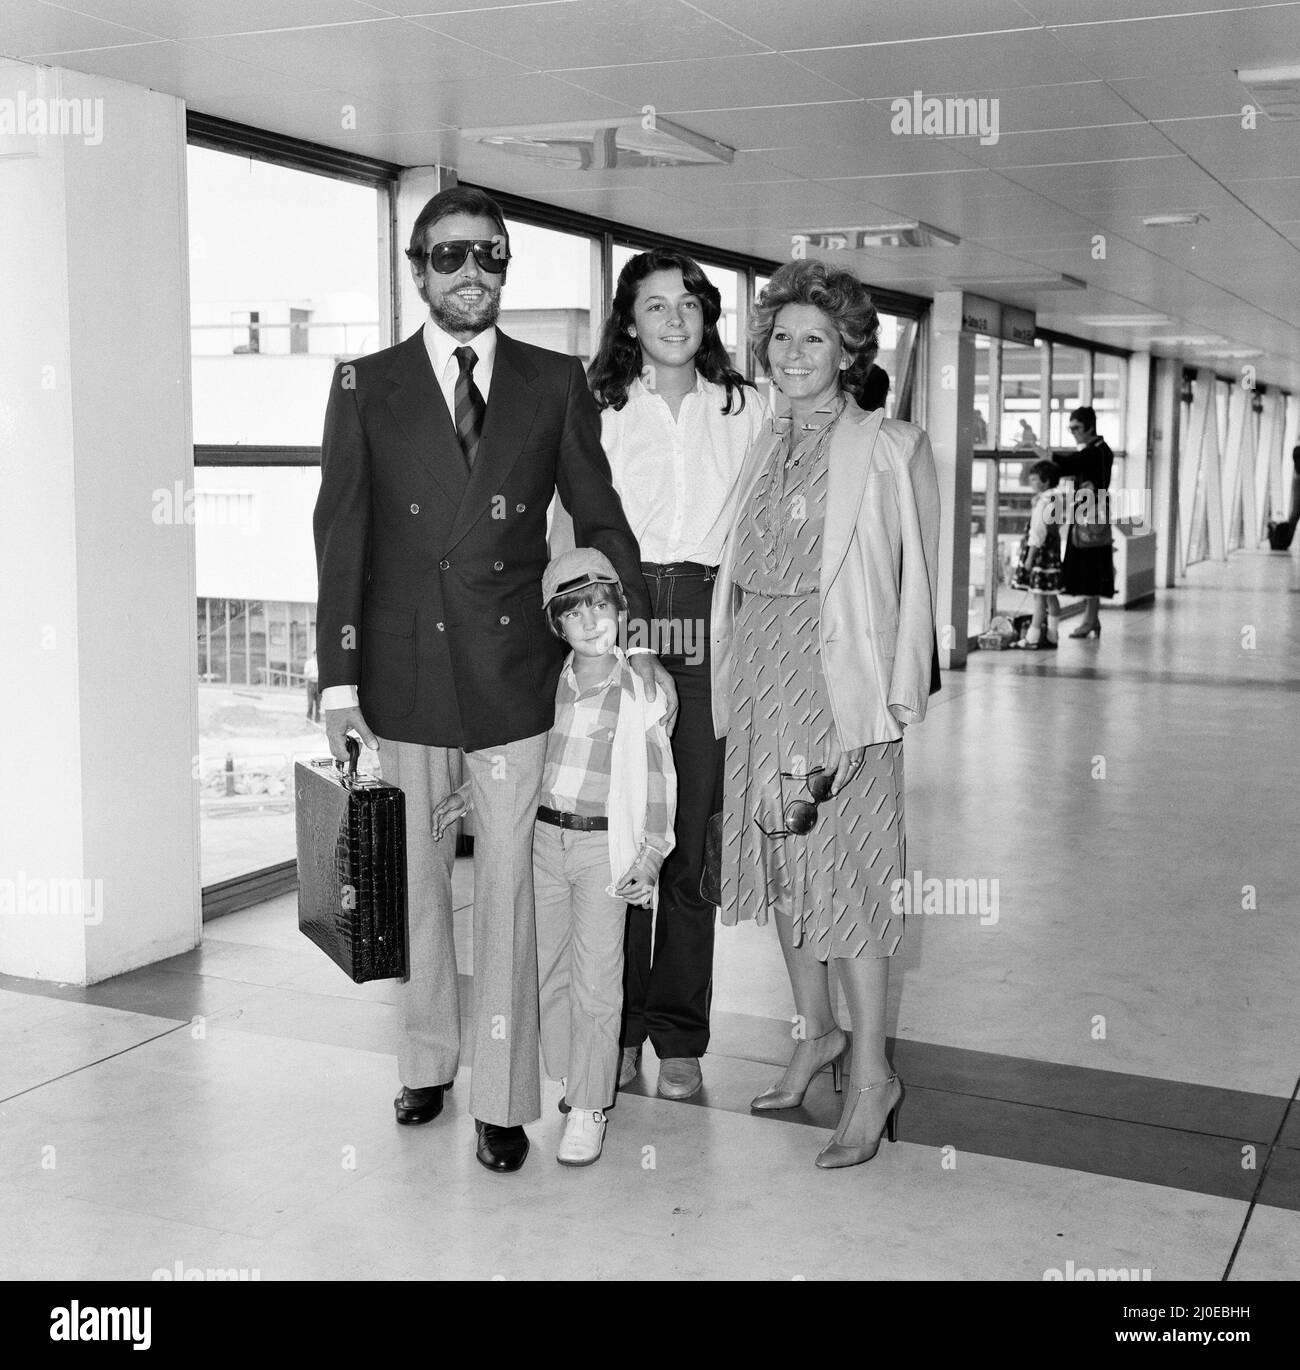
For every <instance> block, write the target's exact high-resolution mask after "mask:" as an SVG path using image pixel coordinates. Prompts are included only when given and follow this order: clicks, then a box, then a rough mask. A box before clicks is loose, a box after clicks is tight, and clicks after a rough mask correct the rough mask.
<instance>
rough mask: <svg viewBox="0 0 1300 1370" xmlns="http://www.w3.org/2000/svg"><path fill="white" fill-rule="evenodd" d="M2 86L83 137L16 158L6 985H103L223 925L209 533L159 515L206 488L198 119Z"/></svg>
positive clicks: (62, 75)
mask: <svg viewBox="0 0 1300 1370" xmlns="http://www.w3.org/2000/svg"><path fill="white" fill-rule="evenodd" d="M0 94H3V95H4V96H5V97H6V98H8V99H11V100H15V101H18V100H21V101H22V102H23V107H24V108H25V110H26V111H27V116H28V123H29V127H30V126H31V123H32V121H33V120H35V119H38V118H42V117H43V118H46V119H49V118H50V117H54V119H55V122H56V125H57V121H58V119H59V118H63V119H64V120H65V121H66V122H65V124H64V127H65V129H67V131H66V132H64V133H62V134H60V133H58V132H55V133H48V134H39V133H36V134H31V133H29V134H27V135H20V136H18V137H15V138H12V139H7V140H5V145H4V146H0V153H4V154H5V157H4V160H3V161H0V194H2V195H3V198H4V202H5V207H4V222H5V238H6V243H5V250H4V252H3V253H2V254H0V374H3V375H4V377H5V385H6V389H7V390H8V392H9V396H8V399H7V402H6V405H5V407H4V413H3V421H2V422H3V428H4V432H3V441H2V442H0V464H2V467H3V470H2V472H0V474H2V476H3V487H4V498H3V500H2V501H0V584H3V586H4V587H5V593H4V597H3V602H0V641H2V642H3V643H4V667H3V669H2V670H0V717H3V719H4V728H5V732H4V757H5V767H4V770H5V775H4V783H3V784H0V971H4V972H6V973H8V974H12V975H20V976H27V977H32V978H36V979H45V980H61V981H68V982H72V983H74V984H91V983H93V982H95V981H97V980H102V979H105V978H107V977H108V976H111V975H116V974H119V973H120V972H122V971H126V970H130V969H132V968H134V967H136V966H140V965H144V964H146V963H148V962H151V961H156V960H159V959H161V958H162V957H166V956H172V955H175V954H177V953H179V952H182V951H186V950H188V949H189V948H191V947H193V946H195V945H196V944H197V942H198V940H199V935H200V924H201V901H200V889H199V836H198V788H197V784H196V782H195V781H194V780H193V779H192V778H191V771H192V767H193V763H194V758H195V755H196V753H197V752H198V728H197V712H196V711H197V704H196V696H195V679H194V673H195V666H194V662H195V627H196V625H195V598H194V529H193V527H192V526H191V525H188V524H186V523H185V522H184V521H183V520H182V521H180V522H162V523H159V522H155V513H156V511H158V510H159V508H160V505H159V502H158V501H157V500H156V498H155V492H156V491H165V492H167V494H168V496H171V495H173V494H174V492H175V490H176V488H177V487H178V486H179V487H181V488H183V489H188V488H190V486H191V485H192V474H193V447H192V443H191V435H190V420H189V413H190V377H189V279H188V269H189V268H188V244H187V235H186V216H185V112H184V107H183V105H182V103H181V102H180V101H179V100H176V99H174V98H172V97H170V96H167V95H160V94H156V93H154V92H152V91H148V90H145V89H143V88H140V87H136V86H129V85H125V84H123V83H121V82H118V81H112V80H108V79H106V78H103V77H95V76H85V75H82V74H80V73H77V72H72V71H63V70H59V69H56V68H48V67H47V68H38V67H33V66H29V65H26V64H16V65H10V66H5V67H4V68H3V69H0ZM56 100H57V101H62V102H76V103H75V104H70V103H63V104H59V105H55V104H54V103H53V102H54V101H56ZM17 107H18V106H17V105H15V108H17ZM74 112H75V114H76V116H77V119H78V121H79V122H78V123H76V124H74V123H73V122H72V117H71V116H72V114H73V113H74ZM191 507H192V506H191ZM163 512H167V510H165V509H164V511H163ZM172 512H174V511H172Z"/></svg>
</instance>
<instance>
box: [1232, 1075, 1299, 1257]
mask: <svg viewBox="0 0 1300 1370" xmlns="http://www.w3.org/2000/svg"><path fill="white" fill-rule="evenodd" d="M1298 1092H1300V1078H1297V1079H1296V1082H1295V1084H1294V1086H1292V1089H1291V1098H1290V1099H1289V1100H1288V1101H1287V1106H1286V1108H1285V1109H1284V1110H1283V1112H1282V1117H1281V1120H1280V1121H1279V1122H1278V1125H1277V1131H1276V1132H1275V1133H1274V1134H1273V1140H1272V1142H1270V1143H1269V1148H1268V1151H1267V1152H1266V1153H1265V1156H1264V1164H1263V1165H1262V1166H1260V1168H1259V1178H1258V1180H1256V1182H1255V1188H1254V1190H1253V1191H1252V1193H1251V1196H1250V1203H1249V1204H1248V1205H1247V1207H1246V1213H1245V1216H1244V1217H1243V1218H1242V1221H1241V1230H1240V1231H1239V1232H1238V1233H1237V1240H1236V1242H1235V1243H1234V1245H1233V1248H1232V1252H1231V1254H1230V1255H1229V1256H1228V1264H1227V1265H1226V1266H1225V1267H1224V1271H1223V1278H1224V1280H1227V1279H1229V1278H1230V1277H1231V1275H1232V1267H1233V1265H1234V1264H1235V1263H1236V1260H1237V1253H1238V1252H1239V1251H1240V1250H1241V1246H1242V1243H1243V1242H1244V1241H1245V1240H1246V1230H1247V1229H1248V1228H1249V1227H1250V1220H1251V1218H1253V1217H1254V1215H1255V1208H1256V1206H1257V1205H1258V1203H1259V1196H1260V1194H1261V1193H1262V1192H1263V1189H1264V1182H1265V1180H1266V1179H1267V1178H1268V1171H1269V1166H1270V1165H1272V1163H1273V1153H1274V1152H1275V1151H1276V1150H1277V1149H1278V1144H1279V1142H1280V1141H1281V1138H1282V1133H1283V1132H1284V1131H1285V1130H1286V1125H1287V1119H1288V1117H1289V1116H1290V1114H1291V1110H1292V1109H1293V1108H1294V1107H1295V1105H1296V1095H1297V1093H1298ZM1286 1149H1287V1150H1290V1149H1291V1148H1289V1147H1288V1148H1286Z"/></svg>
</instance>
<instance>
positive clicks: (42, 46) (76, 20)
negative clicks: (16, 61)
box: [0, 0, 156, 57]
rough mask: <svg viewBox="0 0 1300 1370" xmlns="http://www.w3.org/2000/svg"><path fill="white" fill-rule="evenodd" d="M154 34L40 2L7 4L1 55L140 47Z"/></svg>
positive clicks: (21, 0)
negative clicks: (122, 44)
mask: <svg viewBox="0 0 1300 1370" xmlns="http://www.w3.org/2000/svg"><path fill="white" fill-rule="evenodd" d="M155 36H156V35H155V34H152V33H150V32H148V31H147V30H145V31H142V30H140V29H136V28H132V27H130V26H129V25H123V24H113V23H109V22H108V21H106V20H102V19H89V18H86V17H85V16H83V15H80V14H72V13H70V12H69V11H68V10H63V9H55V8H54V7H53V6H52V5H43V4H40V3H38V0H4V23H3V26H0V52H3V53H4V55H5V56H6V57H38V56H39V57H45V56H48V55H50V54H52V53H59V52H77V51H81V50H82V49H83V48H103V47H111V46H113V45H114V44H121V43H139V42H143V41H144V40H146V39H148V38H153V37H155Z"/></svg>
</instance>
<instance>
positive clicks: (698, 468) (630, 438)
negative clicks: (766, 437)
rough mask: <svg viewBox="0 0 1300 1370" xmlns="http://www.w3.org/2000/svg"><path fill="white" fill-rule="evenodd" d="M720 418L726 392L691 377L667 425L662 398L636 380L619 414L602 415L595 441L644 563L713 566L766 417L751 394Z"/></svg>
mask: <svg viewBox="0 0 1300 1370" xmlns="http://www.w3.org/2000/svg"><path fill="white" fill-rule="evenodd" d="M744 395H745V407H744V409H742V410H741V411H740V412H739V413H736V412H735V410H736V404H737V403H738V397H737V399H735V400H733V402H732V412H731V413H730V414H726V415H724V414H723V412H722V407H723V405H724V404H725V403H726V398H727V392H726V387H725V386H722V385H716V384H714V383H713V382H712V381H706V380H705V379H704V378H703V377H702V376H700V375H699V374H698V373H697V375H696V378H695V389H694V390H691V391H689V392H688V393H687V394H685V395H684V396H683V397H682V404H681V408H680V410H678V413H677V418H676V419H674V418H673V415H672V410H670V409H669V408H668V403H667V401H666V400H665V399H664V398H663V396H662V395H659V394H656V393H655V392H654V391H653V390H647V389H646V387H645V386H644V385H643V384H642V383H641V381H640V380H639V379H638V380H635V381H633V382H632V384H631V386H630V387H629V388H628V394H627V403H626V404H625V405H624V406H623V408H622V409H617V410H615V409H605V410H602V412H601V416H600V439H601V443H602V444H603V445H604V448H605V454H606V456H608V458H609V466H610V471H611V472H612V474H613V477H614V488H615V489H616V490H617V491H618V493H619V496H620V497H621V499H622V501H623V511H624V513H625V514H626V515H627V521H628V523H629V524H631V526H632V532H633V534H634V535H635V536H636V540H637V541H638V542H639V543H640V544H641V558H642V560H643V561H653V562H660V563H662V562H673V561H694V562H698V563H700V564H702V565H704V566H716V565H717V564H718V562H719V560H720V559H721V557H722V545H723V543H724V542H725V541H726V538H727V531H728V529H729V527H730V525H731V516H732V513H733V507H732V505H733V500H734V498H735V497H736V493H737V492H736V480H737V478H738V477H739V475H740V468H741V464H742V463H743V461H744V459H745V453H746V452H747V451H748V450H749V444H750V443H751V442H752V441H753V440H754V438H755V437H756V436H757V434H758V432H759V430H760V429H761V428H762V426H763V423H764V421H765V420H766V419H767V417H768V407H767V404H766V403H765V402H764V401H763V399H762V398H761V397H760V396H759V394H758V392H757V391H756V390H754V389H753V388H752V387H750V386H746V387H745V391H744Z"/></svg>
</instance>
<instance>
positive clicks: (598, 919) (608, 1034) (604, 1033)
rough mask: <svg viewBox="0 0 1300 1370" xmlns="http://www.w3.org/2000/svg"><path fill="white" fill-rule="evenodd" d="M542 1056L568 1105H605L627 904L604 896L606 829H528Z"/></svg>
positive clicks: (614, 1065) (613, 1067)
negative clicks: (562, 1087) (562, 1086)
mask: <svg viewBox="0 0 1300 1370" xmlns="http://www.w3.org/2000/svg"><path fill="white" fill-rule="evenodd" d="M533 880H534V882H535V886H536V890H537V966H538V993H539V997H540V1001H541V1018H542V1060H543V1062H544V1064H545V1066H546V1073H547V1075H548V1076H550V1078H551V1079H552V1080H559V1079H565V1080H566V1084H565V1090H564V1097H565V1099H566V1100H567V1102H568V1104H569V1107H570V1108H601V1109H604V1108H608V1107H609V1106H610V1104H612V1103H613V1102H614V1086H615V1083H616V1082H617V1080H618V1064H619V1047H618V1032H619V1024H620V1021H621V1019H622V1017H623V930H624V926H625V925H626V922H627V905H626V904H625V903H624V902H623V900H621V899H616V898H614V896H613V895H610V894H606V893H605V889H606V887H607V886H608V885H609V883H610V873H609V835H608V833H603V832H572V831H568V830H566V829H564V828H557V827H554V826H553V825H552V824H550V823H538V825H537V830H536V832H535V833H534V834H533Z"/></svg>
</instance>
